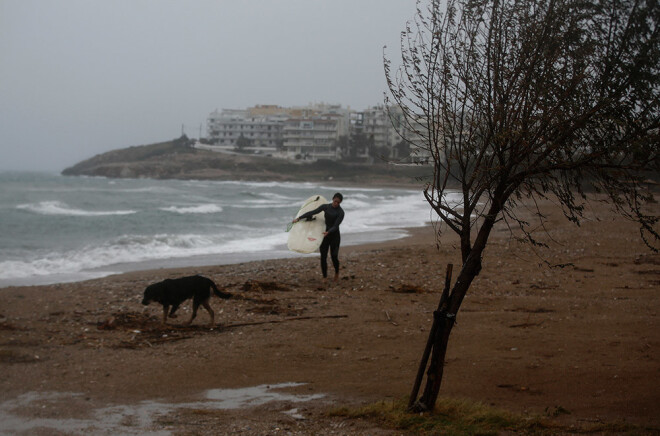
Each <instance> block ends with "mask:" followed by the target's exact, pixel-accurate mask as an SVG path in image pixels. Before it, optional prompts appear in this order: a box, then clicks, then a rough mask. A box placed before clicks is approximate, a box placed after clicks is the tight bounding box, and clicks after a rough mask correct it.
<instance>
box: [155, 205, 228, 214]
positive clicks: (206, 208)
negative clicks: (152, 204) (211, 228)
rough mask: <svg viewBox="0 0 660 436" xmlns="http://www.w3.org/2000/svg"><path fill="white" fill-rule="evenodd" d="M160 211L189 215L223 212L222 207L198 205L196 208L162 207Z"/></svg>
mask: <svg viewBox="0 0 660 436" xmlns="http://www.w3.org/2000/svg"><path fill="white" fill-rule="evenodd" d="M160 210H162V211H165V212H174V213H179V214H187V213H192V214H195V213H219V212H222V207H221V206H218V205H217V204H198V205H196V206H169V207H161V208H160Z"/></svg>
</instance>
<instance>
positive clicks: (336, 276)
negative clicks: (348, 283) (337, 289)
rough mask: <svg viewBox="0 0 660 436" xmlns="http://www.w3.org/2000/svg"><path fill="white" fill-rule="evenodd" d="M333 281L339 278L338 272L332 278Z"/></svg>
mask: <svg viewBox="0 0 660 436" xmlns="http://www.w3.org/2000/svg"><path fill="white" fill-rule="evenodd" d="M333 280H334V281H335V282H336V281H338V280H339V273H335V278H334V279H333Z"/></svg>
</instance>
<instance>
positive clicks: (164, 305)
mask: <svg viewBox="0 0 660 436" xmlns="http://www.w3.org/2000/svg"><path fill="white" fill-rule="evenodd" d="M169 308H170V306H168V305H167V304H163V325H165V324H167V309H169Z"/></svg>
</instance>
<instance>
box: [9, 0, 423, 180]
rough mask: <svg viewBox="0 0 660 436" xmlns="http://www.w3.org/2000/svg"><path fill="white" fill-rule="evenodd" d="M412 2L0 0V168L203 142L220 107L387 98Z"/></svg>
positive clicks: (50, 165) (53, 165)
mask: <svg viewBox="0 0 660 436" xmlns="http://www.w3.org/2000/svg"><path fill="white" fill-rule="evenodd" d="M414 13H415V0H192V1H188V0H176V1H173V0H58V1H55V0H0V170H47V171H60V170H62V169H64V168H65V167H67V166H70V165H72V164H74V163H76V162H78V161H80V160H83V159H87V158H89V157H92V156H94V155H95V154H98V153H102V152H105V151H109V150H112V149H116V148H123V147H128V146H131V145H142V144H149V143H153V142H159V141H164V140H169V139H172V138H175V137H178V136H179V135H180V134H181V126H182V124H183V125H185V126H186V127H185V129H186V134H188V136H190V137H197V136H198V134H199V126H200V124H203V127H202V129H203V130H202V134H203V135H204V134H205V131H206V118H207V117H208V114H209V113H210V112H212V111H213V110H215V109H223V108H234V109H241V108H246V107H248V106H253V105H256V104H277V105H280V106H300V105H305V104H307V103H318V102H326V103H339V104H342V105H343V106H350V107H351V108H352V109H356V110H359V109H365V108H367V107H369V106H373V105H376V104H381V103H382V102H383V92H384V91H385V90H386V84H385V79H384V74H383V62H382V54H383V46H385V45H386V46H387V49H386V53H387V55H388V57H389V58H391V59H392V60H393V61H396V60H398V59H399V58H400V50H399V35H400V32H401V31H402V30H403V29H404V28H405V24H406V21H410V20H411V19H412V18H413V16H414Z"/></svg>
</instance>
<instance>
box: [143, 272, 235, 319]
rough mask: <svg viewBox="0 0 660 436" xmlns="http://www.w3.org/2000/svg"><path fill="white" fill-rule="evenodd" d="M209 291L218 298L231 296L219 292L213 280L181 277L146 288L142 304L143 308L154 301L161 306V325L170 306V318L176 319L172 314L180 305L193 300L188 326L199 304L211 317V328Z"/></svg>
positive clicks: (211, 311) (195, 314) (200, 277)
mask: <svg viewBox="0 0 660 436" xmlns="http://www.w3.org/2000/svg"><path fill="white" fill-rule="evenodd" d="M211 289H213V293H215V295H217V296H218V297H220V298H225V299H226V298H230V297H231V294H228V293H226V292H221V291H219V290H218V287H217V286H216V285H215V283H213V280H211V279H209V278H206V277H202V276H190V277H182V278H179V279H167V280H163V281H162V282H158V283H154V284H153V285H149V286H147V288H146V289H145V290H144V298H143V299H142V304H144V305H145V306H146V305H148V304H149V303H151V302H152V301H155V302H157V303H160V304H162V305H163V324H166V322H167V309H168V308H169V307H170V306H172V310H170V315H169V316H170V318H176V315H175V314H174V312H176V310H177V309H178V308H179V306H180V305H181V303H183V302H184V301H186V300H187V299H189V298H192V299H193V311H192V316H191V317H190V321H188V323H187V324H190V323H191V322H192V321H193V319H195V317H196V316H197V309H198V308H199V305H200V304H201V305H202V306H204V308H205V309H206V310H207V311H208V312H209V315H210V316H211V327H213V325H214V324H215V312H213V309H211V306H210V305H209V299H210V298H211Z"/></svg>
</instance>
